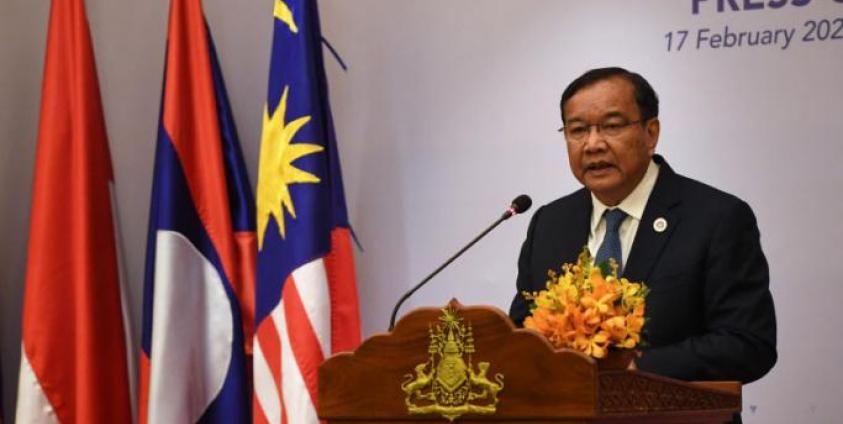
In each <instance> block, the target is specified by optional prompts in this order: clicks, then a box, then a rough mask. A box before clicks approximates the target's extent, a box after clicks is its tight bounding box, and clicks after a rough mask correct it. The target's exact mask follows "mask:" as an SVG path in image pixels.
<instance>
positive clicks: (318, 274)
mask: <svg viewBox="0 0 843 424" xmlns="http://www.w3.org/2000/svg"><path fill="white" fill-rule="evenodd" d="M272 22H273V39H272V56H271V59H270V65H269V89H268V92H267V96H266V103H265V104H264V111H263V128H262V133H261V147H260V163H259V164H258V188H257V196H256V197H257V225H258V227H257V234H258V246H259V247H258V249H259V250H258V273H257V286H256V295H255V298H256V312H255V314H256V316H255V322H256V323H257V326H256V335H255V343H254V349H255V350H254V389H255V398H254V402H255V403H254V411H255V412H254V420H255V421H254V422H256V423H266V422H269V423H316V422H318V418H317V412H316V411H317V388H318V384H319V383H318V381H317V368H318V367H319V364H320V363H321V362H322V361H323V360H324V359H325V358H327V357H328V356H330V355H331V354H333V353H335V352H340V351H347V350H351V349H354V348H355V347H356V346H357V344H358V343H359V342H360V327H359V318H358V306H357V305H358V302H357V288H356V285H355V277H354V262H353V257H352V251H351V231H350V229H349V224H348V218H347V214H346V206H345V198H344V196H343V185H342V178H341V176H340V163H339V154H338V151H337V142H336V139H335V137H334V129H333V124H332V122H331V111H330V108H329V106H328V89H327V82H326V78H325V69H324V66H323V63H322V48H321V47H322V43H321V40H322V37H321V35H320V30H319V16H318V13H317V8H316V1H315V0H283V1H282V0H275V3H274V7H273V19H272Z"/></svg>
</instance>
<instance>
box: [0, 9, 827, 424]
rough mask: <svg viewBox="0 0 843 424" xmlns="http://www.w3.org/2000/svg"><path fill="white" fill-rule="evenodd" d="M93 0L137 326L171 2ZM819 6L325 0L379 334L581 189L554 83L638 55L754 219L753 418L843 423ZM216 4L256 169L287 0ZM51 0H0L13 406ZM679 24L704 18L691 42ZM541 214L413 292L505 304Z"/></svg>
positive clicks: (668, 138)
mask: <svg viewBox="0 0 843 424" xmlns="http://www.w3.org/2000/svg"><path fill="white" fill-rule="evenodd" d="M87 3H88V17H89V20H90V23H91V30H92V32H93V37H94V43H95V49H96V54H97V61H98V65H99V66H98V67H99V76H100V85H101V90H102V93H103V100H104V106H105V114H106V121H107V125H108V131H109V136H110V141H111V147H112V157H113V161H114V167H115V172H116V190H117V195H118V208H119V214H120V227H121V232H122V234H123V240H124V243H123V250H124V252H125V256H126V263H127V272H128V280H129V282H130V284H131V289H132V301H133V306H134V310H133V316H134V318H135V323H134V324H135V328H136V329H138V328H139V323H140V316H139V311H140V309H141V308H140V302H141V286H142V279H143V275H142V272H143V266H142V265H143V258H144V251H145V245H144V244H145V235H146V225H147V214H148V207H149V193H150V186H151V172H152V162H153V149H154V145H155V134H156V128H157V114H158V106H159V96H160V86H161V77H162V70H163V57H164V39H165V31H166V20H167V7H168V1H166V0H150V1H145V2H135V1H129V0H110V1H101V0H88V2H87ZM718 3H722V5H723V8H722V9H723V10H722V11H718ZM732 3H734V4H735V5H736V6H739V8H740V9H749V10H739V11H735V10H732V7H731V4H732ZM782 3H784V5H783V6H780V7H778V8H775V6H778V5H779V4H782ZM804 3H806V1H805V0H789V1H787V2H782V1H779V0H748V1H744V0H738V1H733V2H730V1H728V0H725V1H720V0H681V1H677V0H636V1H631V0H612V1H590V2H583V1H574V0H570V1H563V0H555V1H554V0H519V1H514V0H510V1H504V0H484V1H479V0H475V1H468V0H462V1H454V0H412V1H411V0H354V1H350V0H345V1H343V0H333V1H329V0H323V1H322V2H321V3H320V5H321V12H322V25H323V32H324V34H325V36H326V38H328V39H329V40H330V41H331V42H332V43H333V45H334V46H335V47H336V48H337V49H338V50H339V51H340V53H341V55H342V56H343V58H344V59H345V60H346V62H347V63H348V65H349V70H348V72H343V71H342V70H341V69H340V68H339V66H338V65H337V64H336V62H335V61H333V59H331V58H330V57H327V58H326V66H327V68H328V76H329V82H330V84H331V89H332V92H331V99H332V102H333V104H332V106H333V110H334V114H335V120H336V125H337V132H338V136H339V141H340V154H341V157H342V161H343V171H344V177H345V183H346V194H347V199H348V203H349V214H350V218H351V220H352V223H353V225H354V227H355V230H356V232H357V235H358V237H359V238H360V240H361V242H362V244H363V247H364V249H365V251H363V252H359V251H358V252H357V256H356V259H357V266H358V284H359V291H360V296H361V308H362V311H361V312H362V318H363V333H364V336H369V335H371V334H373V333H375V332H378V331H383V330H384V329H385V328H386V325H387V320H388V315H389V312H390V310H391V308H392V305H393V303H394V301H395V300H396V299H397V298H398V296H399V295H400V294H401V293H402V292H403V291H404V290H406V289H407V288H409V287H410V286H412V285H413V284H415V282H417V281H418V280H419V279H421V278H422V277H424V276H425V275H426V274H427V273H428V272H429V271H430V270H432V269H433V268H434V267H436V266H437V265H438V263H439V262H441V261H442V260H444V259H445V258H447V257H448V256H450V254H451V253H453V252H454V251H456V249H458V248H459V247H460V245H461V244H463V243H465V242H467V241H468V240H469V239H470V238H472V237H473V236H474V234H475V233H476V232H478V231H480V230H482V229H483V228H484V227H485V226H486V225H487V224H488V223H489V222H491V220H493V219H494V218H496V217H497V215H498V214H499V213H500V211H501V209H502V208H503V207H504V206H506V205H507V204H508V202H509V200H510V199H511V198H512V197H514V196H515V195H516V194H519V193H522V192H523V193H528V194H530V195H531V196H532V197H533V198H534V200H535V201H536V202H537V203H546V202H549V201H551V200H553V199H554V198H556V197H559V196H561V195H563V194H565V193H568V192H570V191H573V190H574V189H576V188H577V187H578V185H577V183H576V181H575V180H574V179H573V178H572V177H571V176H570V174H569V171H568V169H567V160H566V153H565V150H564V149H565V147H564V143H563V141H562V139H561V137H560V136H559V134H558V133H557V132H556V129H557V128H558V127H559V126H560V120H559V111H558V99H559V95H560V94H561V91H562V89H563V88H564V86H565V85H566V84H567V83H568V82H569V81H570V80H572V79H573V78H575V77H576V76H578V75H579V74H581V73H582V72H584V71H585V70H587V69H589V68H593V67H600V66H608V65H620V66H624V67H627V68H629V69H631V70H634V71H637V72H640V73H641V74H642V75H644V76H645V77H646V78H648V79H649V80H650V82H651V83H652V84H653V86H654V87H655V88H656V90H657V92H658V93H659V95H660V98H661V104H662V113H661V121H662V136H661V143H660V144H659V147H658V149H657V150H658V151H659V152H660V153H662V154H663V155H665V157H666V158H667V159H668V161H669V162H670V164H671V165H672V166H673V167H674V169H676V170H677V171H678V172H680V173H683V174H685V175H688V176H691V177H693V178H697V179H700V180H702V181H704V182H707V183H709V184H712V185H714V186H717V187H719V188H722V189H724V190H727V191H730V192H732V193H734V194H736V195H738V196H740V197H742V198H743V199H745V200H747V201H748V202H749V203H750V204H751V205H752V206H753V208H754V210H755V212H756V214H757V216H758V220H759V225H760V227H761V231H762V244H763V247H764V249H765V251H766V253H767V256H768V259H769V261H770V264H771V275H772V280H771V287H772V291H773V296H774V298H775V302H776V307H777V314H778V322H779V362H778V364H777V365H776V367H775V368H774V369H773V371H772V372H771V373H770V374H769V375H768V376H767V377H766V378H764V379H762V380H761V381H759V382H757V383H753V384H751V385H749V386H747V387H746V388H745V391H744V408H745V411H746V412H745V413H744V417H745V421H746V422H748V423H794V422H811V423H832V422H836V421H837V416H838V415H840V414H841V413H843V406H841V405H840V402H839V400H838V398H839V396H838V394H837V391H836V390H837V389H838V387H839V386H840V381H843V367H840V366H838V365H837V363H838V358H839V357H840V355H839V352H840V351H841V348H843V342H841V341H840V340H839V337H838V335H839V334H840V330H839V328H840V326H841V325H843V319H841V318H840V314H838V313H837V309H839V305H840V299H841V298H842V297H843V288H841V286H840V282H838V281H835V279H834V278H833V275H836V272H834V270H835V265H836V264H837V263H838V262H839V261H840V259H841V258H843V247H841V246H843V244H841V242H843V225H841V224H839V223H837V221H836V219H837V218H838V217H839V216H841V215H843V200H841V198H840V196H839V195H838V192H839V189H840V186H841V185H842V184H843V167H840V166H838V164H837V162H838V161H839V160H840V158H841V156H843V146H841V141H843V140H841V136H840V135H841V134H843V119H840V116H841V114H840V104H841V103H840V102H841V99H843V78H841V76H842V75H843V3H841V2H840V1H838V0H813V1H808V2H807V4H804ZM694 4H697V6H698V13H696V14H695V13H693V8H694ZM800 4H804V5H802V6H799V5H800ZM757 5H760V6H761V8H755V9H752V8H753V7H756V6H757ZM205 7H206V12H207V15H208V20H209V24H210V26H211V30H212V32H213V35H214V36H215V39H216V42H217V50H218V53H219V55H220V59H221V62H222V66H223V71H224V74H225V76H226V81H227V85H228V90H229V95H230V97H231V101H232V105H233V108H234V113H235V117H236V119H237V123H238V127H239V130H240V138H241V142H242V144H243V149H244V154H245V156H246V160H247V162H248V165H249V168H250V172H251V176H252V181H253V183H254V181H255V179H254V176H255V171H256V163H257V152H258V140H259V132H260V122H261V120H260V111H261V108H262V105H263V102H264V97H265V90H266V79H267V70H268V63H269V56H268V54H269V47H270V34H271V7H272V1H271V0H261V1H251V2H248V1H240V2H230V1H222V0H206V1H205ZM48 9H49V4H48V2H47V1H46V0H39V1H32V0H3V1H2V2H0V141H2V143H0V184H2V188H0V217H2V219H0V234H2V235H3V236H4V241H3V242H2V243H0V338H2V345H0V346H2V352H1V353H2V356H0V360H1V361H0V365H2V369H3V381H2V382H3V391H4V396H3V400H4V405H3V406H4V409H5V413H6V419H7V420H8V421H11V417H12V415H13V411H14V400H15V393H14V392H15V390H16V382H17V375H16V374H17V367H18V360H19V354H20V352H19V349H20V347H19V346H20V312H21V311H20V302H21V299H22V284H23V277H24V269H25V259H26V234H27V231H28V222H29V202H30V190H31V181H32V166H33V160H34V142H35V138H36V133H37V119H38V105H39V100H40V81H41V73H42V66H43V55H44V45H45V40H46V23H47V14H48ZM727 26H728V32H729V33H731V34H736V35H735V36H734V38H730V37H729V36H726V37H725V38H724V39H722V40H720V46H719V48H715V47H714V45H716V43H717V40H716V37H715V36H714V35H715V34H720V35H721V36H722V35H723V34H724V33H726V32H727V31H726V30H725V27H727ZM812 26H813V27H814V28H813V30H812ZM705 29H708V31H707V32H706V31H705ZM701 30H702V31H701ZM680 31H687V33H688V35H687V37H686V39H685V40H684V43H683V45H682V48H681V49H679V50H677V48H678V47H679V46H678V44H679V40H680V39H681V37H682V33H681V32H680ZM742 31H751V32H753V34H755V32H754V31H761V33H760V34H759V36H760V38H761V40H762V41H764V40H765V37H766V36H765V34H764V31H771V35H770V36H769V38H770V40H769V41H770V42H774V41H775V42H776V44H769V45H757V46H748V45H746V41H747V39H746V36H744V38H743V39H742V40H741V41H742V45H741V46H730V47H729V46H725V45H724V44H731V43H734V42H736V41H737V39H738V38H740V35H739V33H740V32H742ZM791 31H792V32H791ZM809 31H810V34H809ZM668 33H671V34H670V35H669V36H668ZM700 34H702V35H705V36H706V37H707V38H706V39H703V40H701V39H700ZM785 34H790V39H789V42H788V41H787V39H786V35H785ZM774 36H775V38H774ZM806 36H809V37H810V36H813V38H814V39H815V40H814V41H805V40H804V38H805V37H806ZM669 38H670V40H669ZM750 39H752V40H754V39H757V37H756V35H752V36H751V37H750ZM668 41H671V46H670V47H671V50H670V51H668ZM698 43H699V44H698ZM712 43H714V44H712ZM785 43H787V44H785ZM528 218H529V217H519V218H517V219H514V220H512V221H510V222H508V223H506V224H505V225H504V226H502V227H501V228H499V229H498V230H497V231H496V232H495V233H492V234H491V235H490V236H489V237H488V238H487V239H485V240H484V241H482V242H481V243H480V244H479V245H477V246H476V248H475V249H474V250H472V251H470V252H469V253H467V254H466V255H465V257H463V258H461V259H460V260H459V261H457V262H456V263H455V264H454V265H453V266H452V267H451V268H449V269H448V270H446V271H445V272H443V273H442V274H441V275H440V276H439V277H438V278H437V279H436V280H434V281H432V282H431V284H430V285H429V286H427V287H426V288H424V289H422V291H420V292H419V293H418V294H417V296H416V297H414V298H413V299H411V300H410V302H409V303H408V305H407V306H405V308H404V311H406V310H407V309H408V308H410V307H413V306H419V305H442V304H444V303H445V302H446V301H447V300H448V299H450V298H451V297H457V298H459V299H460V300H461V301H462V302H463V303H485V304H492V305H496V306H498V307H500V308H502V309H506V308H507V307H508V305H509V301H510V299H511V297H512V295H513V292H514V280H515V273H516V269H515V263H516V258H517V253H518V249H519V247H520V243H521V241H522V238H523V236H524V232H525V230H526V225H527V222H528ZM136 336H137V334H136Z"/></svg>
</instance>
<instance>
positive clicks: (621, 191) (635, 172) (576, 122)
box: [563, 77, 659, 206]
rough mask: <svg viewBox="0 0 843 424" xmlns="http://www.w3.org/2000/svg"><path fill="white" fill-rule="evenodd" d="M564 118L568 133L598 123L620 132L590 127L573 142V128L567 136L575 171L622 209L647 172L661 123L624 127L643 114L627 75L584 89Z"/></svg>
mask: <svg viewBox="0 0 843 424" xmlns="http://www.w3.org/2000/svg"><path fill="white" fill-rule="evenodd" d="M563 114H564V115H563V116H564V117H565V127H566V128H567V129H572V128H579V130H580V131H582V129H583V126H588V125H593V124H598V125H603V126H604V127H603V128H607V127H612V126H614V128H615V130H614V131H605V130H603V129H598V128H596V127H592V128H587V129H586V131H587V132H588V133H587V134H586V135H585V136H584V137H583V138H582V139H579V140H574V139H572V138H571V137H570V136H569V135H570V134H569V131H568V130H566V132H565V133H566V140H567V141H566V144H567V145H568V162H569V163H570V165H571V172H573V174H574V176H575V177H576V178H577V179H578V180H579V181H580V182H581V183H582V184H583V185H585V186H586V187H587V188H588V189H589V190H591V192H592V193H594V195H595V196H597V198H598V199H600V201H601V202H603V203H604V204H606V205H608V206H614V205H617V204H618V203H620V202H621V201H622V200H623V199H625V198H626V196H628V195H629V193H631V192H632V190H633V189H635V187H636V186H637V185H638V182H639V181H641V178H643V177H644V173H645V172H646V171H647V166H648V164H649V162H650V158H651V157H652V156H653V153H654V152H655V149H656V143H657V142H658V139H659V121H658V119H657V118H652V119H650V120H648V121H647V122H646V123H636V124H633V125H628V126H624V124H628V123H630V122H633V121H638V120H640V119H641V113H640V111H639V110H638V105H637V104H636V103H635V89H634V87H633V85H632V83H630V82H629V81H627V80H625V79H623V78H621V77H613V78H609V79H605V80H602V81H598V82H596V83H594V84H592V85H589V86H586V87H585V88H583V89H581V90H580V91H578V92H577V93H576V94H574V96H572V97H571V98H570V99H568V101H567V102H566V103H565V105H564V109H563ZM618 128H620V129H619V130H618ZM606 132H613V133H617V134H614V135H609V134H606Z"/></svg>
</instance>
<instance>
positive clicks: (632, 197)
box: [591, 159, 659, 233]
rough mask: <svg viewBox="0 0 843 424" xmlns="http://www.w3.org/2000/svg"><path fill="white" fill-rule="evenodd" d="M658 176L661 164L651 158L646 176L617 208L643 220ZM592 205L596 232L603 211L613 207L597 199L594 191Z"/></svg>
mask: <svg viewBox="0 0 843 424" xmlns="http://www.w3.org/2000/svg"><path fill="white" fill-rule="evenodd" d="M658 176H659V165H657V164H656V163H655V162H653V160H652V159H651V160H650V164H649V165H647V171H646V172H644V177H643V178H641V181H639V182H638V185H637V186H635V189H634V190H632V193H629V196H626V198H625V199H623V200H622V201H621V202H620V203H619V204H618V205H617V206H615V208H618V209H620V210H622V211H624V212H626V214H627V215H629V216H631V217H633V218H635V219H636V221H641V217H642V216H644V208H645V207H647V200H649V198H650V193H652V192H653V187H655V186H656V178H658ZM591 205H592V212H591V232H592V233H594V231H595V230H596V228H597V225H598V224H599V223H600V219H601V218H602V217H603V212H605V211H606V209H612V207H609V206H606V205H604V204H603V202H601V201H600V200H599V199H597V196H595V195H594V193H591Z"/></svg>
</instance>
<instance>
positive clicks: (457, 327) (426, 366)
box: [318, 300, 741, 424]
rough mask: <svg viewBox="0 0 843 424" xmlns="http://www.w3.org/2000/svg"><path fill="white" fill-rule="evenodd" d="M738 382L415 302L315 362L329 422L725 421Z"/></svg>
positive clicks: (481, 311)
mask: <svg viewBox="0 0 843 424" xmlns="http://www.w3.org/2000/svg"><path fill="white" fill-rule="evenodd" d="M740 409H741V386H740V384H739V383H737V382H693V383H688V382H682V381H678V380H673V379H669V378H665V377H661V376H657V375H653V374H648V373H645V372H640V371H627V370H626V369H625V367H624V365H623V364H620V366H618V365H617V364H616V365H615V366H612V364H610V363H608V362H605V363H604V361H602V360H601V361H595V360H593V359H591V358H589V357H587V356H585V355H583V354H581V353H579V352H575V351H572V350H566V349H563V350H556V349H554V348H553V347H552V346H551V345H550V344H549V343H548V342H547V341H546V340H545V339H544V338H543V337H542V336H540V335H539V334H538V333H535V332H533V331H531V330H525V329H516V328H515V326H514V325H513V324H512V322H511V321H510V320H509V318H508V317H507V316H506V314H504V313H503V312H501V311H500V310H499V309H496V308H490V307H484V306H471V307H465V306H462V305H460V304H459V303H458V302H457V301H456V300H452V301H451V302H450V303H449V304H448V305H447V306H446V307H445V308H442V309H440V308H421V309H416V310H414V311H412V312H410V313H409V314H407V315H405V316H404V317H403V318H402V319H401V320H400V321H399V322H398V324H397V325H396V326H395V329H394V331H392V332H391V333H386V334H378V335H375V336H373V337H371V338H369V339H367V340H366V341H364V342H363V344H362V345H360V347H359V348H358V349H357V350H356V351H354V352H348V353H340V354H337V355H334V356H333V357H331V358H329V359H328V360H327V361H325V362H324V363H323V364H322V365H321V366H320V367H319V400H318V412H319V417H320V418H321V419H323V420H326V421H327V422H329V423H344V422H354V423H361V422H373V423H421V422H431V423H432V422H437V423H442V422H445V423H447V422H448V421H449V420H454V421H455V422H499V423H522V422H564V423H718V424H721V423H727V422H730V421H731V419H732V414H733V413H736V412H739V411H740Z"/></svg>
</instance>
